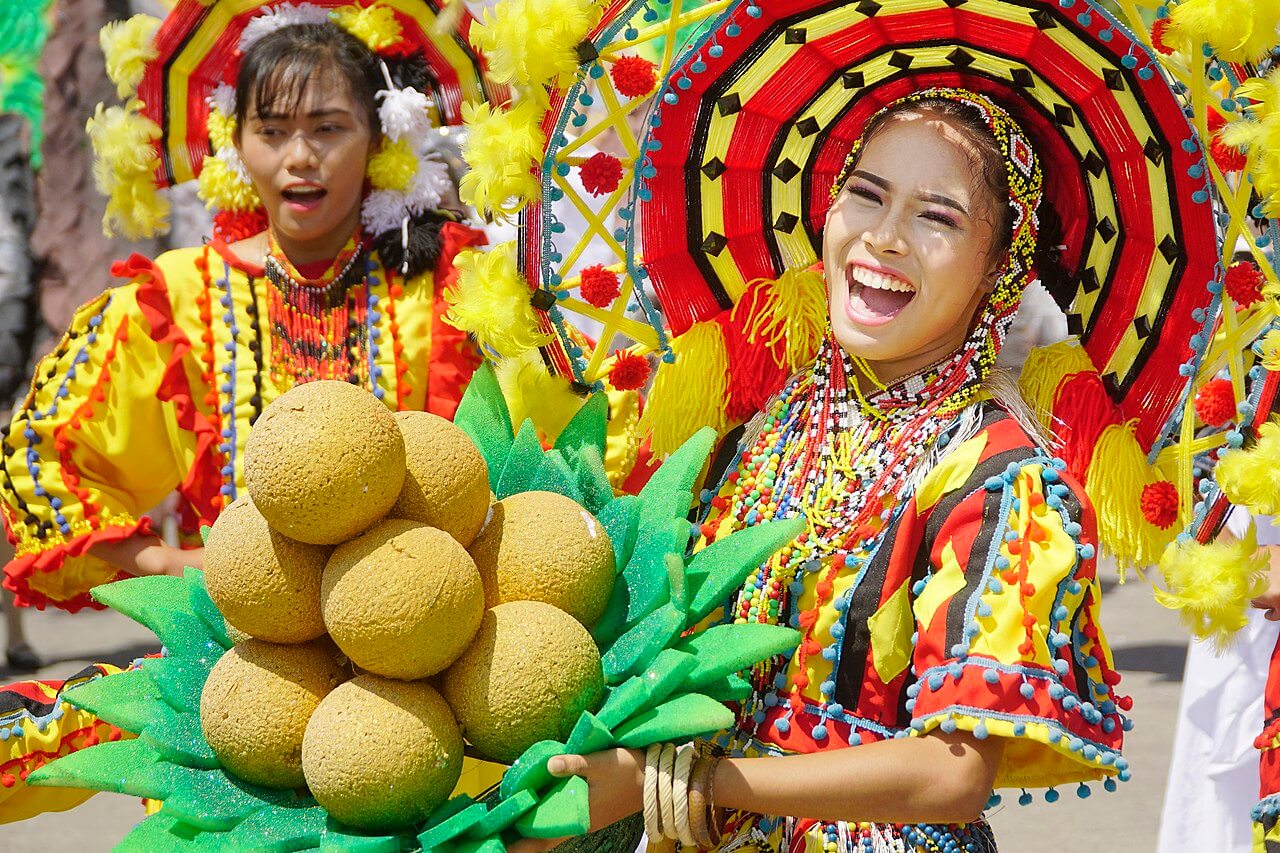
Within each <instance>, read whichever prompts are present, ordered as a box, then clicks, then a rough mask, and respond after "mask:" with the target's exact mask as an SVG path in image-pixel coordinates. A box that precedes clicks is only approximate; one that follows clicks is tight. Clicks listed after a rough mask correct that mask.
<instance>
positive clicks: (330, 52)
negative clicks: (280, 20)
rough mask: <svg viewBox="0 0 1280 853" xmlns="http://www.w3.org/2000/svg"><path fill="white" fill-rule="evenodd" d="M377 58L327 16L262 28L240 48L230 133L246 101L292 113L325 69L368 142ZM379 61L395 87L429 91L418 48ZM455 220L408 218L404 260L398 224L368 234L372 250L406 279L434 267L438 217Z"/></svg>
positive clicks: (380, 84) (376, 131)
mask: <svg viewBox="0 0 1280 853" xmlns="http://www.w3.org/2000/svg"><path fill="white" fill-rule="evenodd" d="M381 62H382V60H380V59H379V58H378V57H377V56H376V55H374V53H373V52H372V51H370V50H369V48H368V47H366V46H365V44H364V43H363V42H361V41H360V40H359V39H357V38H356V37H355V36H353V35H351V34H350V33H348V32H347V31H346V30H344V29H342V28H341V27H339V26H338V25H337V24H334V23H332V22H325V23H316V24H295V25H291V26H287V27H281V28H280V29H278V30H275V31H274V32H271V33H268V34H267V35H265V36H263V37H262V38H261V39H259V40H258V41H256V42H255V43H254V44H253V45H252V46H251V47H250V48H249V49H248V50H247V51H245V55H244V58H243V60H242V61H241V63H240V72H239V74H238V75H237V77H236V133H237V134H238V133H240V131H241V128H243V127H244V125H245V121H246V118H247V116H248V111H249V105H250V103H252V104H253V106H254V108H255V109H256V110H257V111H258V112H263V111H268V112H271V113H284V114H288V113H292V112H293V111H294V110H295V109H297V108H298V106H299V104H301V102H302V99H303V97H304V96H305V95H306V91H307V87H308V86H309V85H310V84H311V82H312V81H313V80H314V79H316V78H317V77H321V76H323V75H325V74H326V72H327V73H330V74H333V73H336V74H337V76H338V78H339V79H341V80H342V81H343V82H344V83H345V84H346V86H347V91H348V92H349V93H350V95H351V97H352V99H353V100H355V102H356V103H357V104H359V105H360V106H361V107H363V112H364V118H365V121H366V122H367V123H368V126H369V130H370V132H371V133H372V134H373V137H374V139H375V140H376V139H377V138H378V137H379V136H380V135H381V133H382V125H381V122H380V121H379V119H378V98H377V94H378V91H379V90H381V89H382V88H384V87H385V86H386V82H385V80H384V79H383V75H382V67H381ZM386 64H387V67H388V73H389V74H390V75H391V79H392V81H393V82H394V83H395V84H396V85H397V86H401V87H404V86H411V87H413V88H415V89H419V90H420V91H423V92H425V93H426V94H427V95H428V96H429V97H430V96H431V95H432V94H433V92H432V89H433V87H434V82H435V81H434V80H433V79H432V77H431V72H430V69H429V68H428V66H427V62H426V59H425V57H424V56H423V55H422V54H421V52H418V53H415V54H412V55H410V56H408V57H403V58H400V59H397V60H394V61H392V60H387V61H386ZM328 79H333V78H332V77H330V78H328ZM458 219H459V216H458V215H457V214H455V213H453V212H452V211H448V210H436V211H427V212H425V213H422V214H419V215H417V216H414V217H412V218H410V220H409V241H408V253H407V254H408V257H407V259H406V257H405V255H406V252H405V246H404V241H403V235H402V233H401V230H400V228H393V229H391V230H389V231H386V232H384V233H382V234H374V235H372V243H373V249H374V251H375V252H376V253H377V255H378V257H379V260H381V261H382V265H383V267H384V268H385V269H394V270H396V271H400V270H402V269H407V272H406V276H407V277H408V278H413V277H415V276H417V275H419V274H421V273H423V272H425V271H426V270H429V269H431V268H432V267H434V266H435V263H436V259H437V258H438V257H439V255H440V229H441V228H442V227H443V225H444V223H446V222H456V221H458ZM406 260H407V262H408V263H407V267H406V266H405V262H406Z"/></svg>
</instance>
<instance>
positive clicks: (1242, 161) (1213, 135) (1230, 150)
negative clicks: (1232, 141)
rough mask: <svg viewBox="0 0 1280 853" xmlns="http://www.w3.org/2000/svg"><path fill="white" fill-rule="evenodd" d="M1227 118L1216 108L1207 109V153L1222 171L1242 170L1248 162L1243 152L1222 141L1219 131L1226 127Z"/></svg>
mask: <svg viewBox="0 0 1280 853" xmlns="http://www.w3.org/2000/svg"><path fill="white" fill-rule="evenodd" d="M1226 124H1227V120H1226V119H1225V118H1223V117H1222V114H1221V113H1219V112H1218V111H1217V110H1209V153H1210V154H1211V155H1212V156H1213V162H1215V163H1217V164H1218V168H1219V169H1221V170H1222V171H1224V172H1242V171H1244V167H1245V166H1247V165H1248V164H1249V158H1248V157H1247V156H1245V154H1244V152H1243V151H1241V150H1240V149H1239V148H1236V147H1235V146H1233V145H1228V144H1227V143H1225V142H1223V141H1222V136H1221V133H1220V131H1221V130H1222V128H1224V127H1226Z"/></svg>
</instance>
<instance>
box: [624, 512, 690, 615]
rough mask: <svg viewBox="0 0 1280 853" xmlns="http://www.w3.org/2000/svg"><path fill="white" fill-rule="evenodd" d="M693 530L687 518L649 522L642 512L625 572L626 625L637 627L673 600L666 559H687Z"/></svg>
mask: <svg viewBox="0 0 1280 853" xmlns="http://www.w3.org/2000/svg"><path fill="white" fill-rule="evenodd" d="M686 509H687V507H686ZM691 530H692V528H691V527H690V526H689V522H688V521H686V520H685V519H684V518H663V519H660V520H658V519H649V518H648V517H647V514H645V513H643V512H642V513H641V516H640V532H639V534H638V536H637V537H636V547H635V550H634V551H633V552H632V553H631V559H630V561H628V563H627V565H626V568H624V569H623V570H622V576H623V577H624V578H625V579H626V581H627V589H628V591H629V594H630V601H629V602H628V605H629V606H628V608H627V625H635V624H636V623H637V622H639V621H640V620H641V619H644V618H645V617H646V616H648V615H649V614H650V613H653V612H654V611H655V610H657V609H658V608H659V607H661V606H662V605H664V604H666V603H667V602H668V601H669V600H670V599H671V581H670V574H669V573H668V570H667V557H668V556H670V555H675V556H676V557H678V558H679V559H681V560H683V559H684V553H685V551H686V550H688V547H689V538H690V534H691Z"/></svg>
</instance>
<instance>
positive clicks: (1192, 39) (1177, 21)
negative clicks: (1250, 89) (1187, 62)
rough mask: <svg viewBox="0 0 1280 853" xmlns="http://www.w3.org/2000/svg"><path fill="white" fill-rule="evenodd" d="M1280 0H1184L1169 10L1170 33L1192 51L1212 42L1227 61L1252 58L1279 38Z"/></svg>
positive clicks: (1263, 51) (1250, 59)
mask: <svg viewBox="0 0 1280 853" xmlns="http://www.w3.org/2000/svg"><path fill="white" fill-rule="evenodd" d="M1278 24H1280V0H1183V2H1181V3H1179V4H1178V5H1177V6H1174V7H1173V9H1172V10H1171V11H1170V13H1169V30H1168V37H1169V41H1170V43H1171V44H1180V45H1181V46H1182V47H1183V48H1184V49H1186V50H1188V52H1194V51H1198V50H1199V48H1200V45H1201V44H1208V45H1209V46H1210V47H1212V48H1213V49H1214V52H1216V53H1217V54H1218V56H1220V57H1221V58H1222V59H1225V60H1226V61H1227V62H1252V61H1254V60H1255V59H1258V58H1260V57H1262V56H1264V55H1265V54H1266V53H1267V52H1268V51H1269V50H1271V48H1272V47H1274V46H1275V44H1276V42H1277V40H1278V39H1277V38H1276V26H1277V25H1278Z"/></svg>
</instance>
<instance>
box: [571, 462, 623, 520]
mask: <svg viewBox="0 0 1280 853" xmlns="http://www.w3.org/2000/svg"><path fill="white" fill-rule="evenodd" d="M566 453H567V451H566ZM567 458H568V461H569V467H570V468H572V469H573V473H574V475H575V476H576V477H577V485H578V492H579V493H580V494H581V495H582V501H581V503H582V505H583V506H584V507H586V508H587V512H589V513H591V514H592V515H595V514H597V513H599V512H600V510H601V509H603V508H604V507H606V506H608V505H609V502H610V501H612V500H613V484H612V483H610V482H609V472H608V471H607V470H605V467H604V456H603V455H602V454H601V453H600V451H599V450H597V449H596V448H594V447H584V448H582V449H581V450H578V451H575V452H574V453H572V454H568V455H567Z"/></svg>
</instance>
